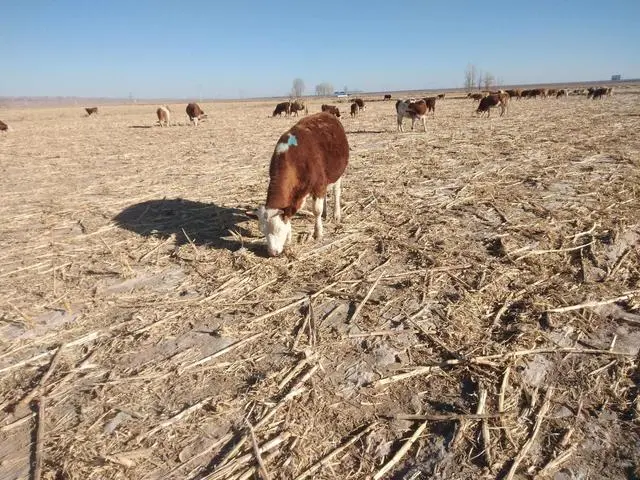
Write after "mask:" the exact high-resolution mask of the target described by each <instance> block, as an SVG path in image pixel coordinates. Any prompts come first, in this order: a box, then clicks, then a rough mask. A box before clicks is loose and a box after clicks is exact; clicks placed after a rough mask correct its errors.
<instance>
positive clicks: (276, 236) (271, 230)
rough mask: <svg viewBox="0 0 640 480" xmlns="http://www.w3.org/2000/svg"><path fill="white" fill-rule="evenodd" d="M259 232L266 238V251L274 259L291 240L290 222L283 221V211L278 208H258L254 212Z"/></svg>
mask: <svg viewBox="0 0 640 480" xmlns="http://www.w3.org/2000/svg"><path fill="white" fill-rule="evenodd" d="M256 213H257V214H258V221H259V222H260V231H261V232H262V234H263V235H264V236H265V237H267V251H268V252H269V255H271V256H272V257H275V256H277V255H280V254H281V253H282V251H283V250H284V246H285V245H286V244H287V242H288V241H289V240H290V239H291V221H289V220H285V218H284V211H282V210H280V209H278V208H265V207H264V206H260V207H258V210H257V212H256Z"/></svg>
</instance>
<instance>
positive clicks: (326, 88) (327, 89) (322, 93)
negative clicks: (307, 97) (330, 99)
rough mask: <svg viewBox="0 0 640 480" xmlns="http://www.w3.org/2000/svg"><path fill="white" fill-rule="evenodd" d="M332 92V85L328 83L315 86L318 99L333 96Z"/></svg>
mask: <svg viewBox="0 0 640 480" xmlns="http://www.w3.org/2000/svg"><path fill="white" fill-rule="evenodd" d="M333 92H334V90H333V85H332V84H331V83H329V82H322V83H320V84H318V85H316V95H318V96H319V97H326V96H329V95H333Z"/></svg>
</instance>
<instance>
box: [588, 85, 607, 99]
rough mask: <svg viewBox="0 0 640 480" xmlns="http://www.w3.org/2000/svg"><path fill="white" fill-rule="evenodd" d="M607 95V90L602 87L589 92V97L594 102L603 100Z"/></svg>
mask: <svg viewBox="0 0 640 480" xmlns="http://www.w3.org/2000/svg"><path fill="white" fill-rule="evenodd" d="M605 95H607V89H606V88H602V87H600V88H594V89H593V90H592V91H591V92H589V96H590V97H591V98H593V99H594V100H595V99H597V98H602V97H604V96H605Z"/></svg>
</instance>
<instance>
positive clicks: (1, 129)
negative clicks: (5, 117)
mask: <svg viewBox="0 0 640 480" xmlns="http://www.w3.org/2000/svg"><path fill="white" fill-rule="evenodd" d="M8 131H9V125H7V124H6V123H4V122H3V121H2V120H0V132H8Z"/></svg>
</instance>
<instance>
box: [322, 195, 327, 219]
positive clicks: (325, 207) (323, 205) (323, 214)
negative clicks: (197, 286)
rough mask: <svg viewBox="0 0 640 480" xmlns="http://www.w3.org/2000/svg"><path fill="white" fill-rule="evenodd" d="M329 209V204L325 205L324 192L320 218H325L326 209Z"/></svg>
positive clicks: (325, 197)
mask: <svg viewBox="0 0 640 480" xmlns="http://www.w3.org/2000/svg"><path fill="white" fill-rule="evenodd" d="M328 210H329V206H328V205H327V194H326V193H325V195H324V198H323V202H322V218H324V219H325V220H326V219H327V211H328Z"/></svg>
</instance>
